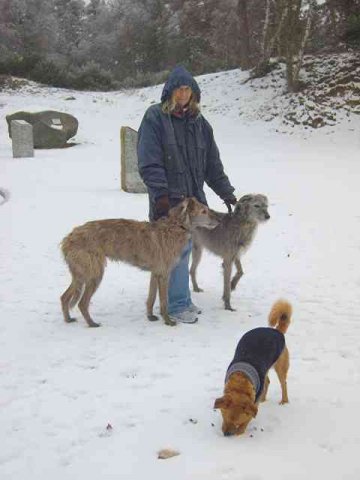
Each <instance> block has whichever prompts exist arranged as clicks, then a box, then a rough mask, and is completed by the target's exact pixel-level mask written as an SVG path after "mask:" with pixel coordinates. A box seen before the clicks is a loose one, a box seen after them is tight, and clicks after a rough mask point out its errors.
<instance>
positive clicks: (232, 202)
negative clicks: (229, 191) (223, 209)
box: [224, 195, 237, 213]
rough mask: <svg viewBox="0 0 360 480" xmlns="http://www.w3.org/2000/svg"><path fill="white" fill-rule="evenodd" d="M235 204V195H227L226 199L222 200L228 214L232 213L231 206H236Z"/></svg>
mask: <svg viewBox="0 0 360 480" xmlns="http://www.w3.org/2000/svg"><path fill="white" fill-rule="evenodd" d="M236 202H237V200H236V197H235V195H229V196H228V197H226V198H225V199H224V203H225V205H226V206H227V209H228V211H229V213H231V212H232V210H231V205H236Z"/></svg>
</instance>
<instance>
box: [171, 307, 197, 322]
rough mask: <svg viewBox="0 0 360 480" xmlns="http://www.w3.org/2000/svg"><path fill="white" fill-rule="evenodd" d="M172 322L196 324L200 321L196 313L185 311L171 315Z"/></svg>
mask: <svg viewBox="0 0 360 480" xmlns="http://www.w3.org/2000/svg"><path fill="white" fill-rule="evenodd" d="M170 320H172V321H173V322H176V323H196V322H197V321H198V317H197V314H196V313H195V312H191V311H190V310H184V311H183V312H180V313H174V314H173V315H170Z"/></svg>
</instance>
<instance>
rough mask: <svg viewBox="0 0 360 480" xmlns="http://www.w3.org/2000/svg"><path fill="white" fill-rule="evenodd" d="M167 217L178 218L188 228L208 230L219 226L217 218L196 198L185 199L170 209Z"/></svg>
mask: <svg viewBox="0 0 360 480" xmlns="http://www.w3.org/2000/svg"><path fill="white" fill-rule="evenodd" d="M169 216H171V217H173V218H179V219H180V221H182V222H183V223H184V224H185V225H186V226H187V227H188V228H191V229H193V228H196V227H204V228H208V229H212V228H215V227H217V226H218V225H219V220H218V218H217V217H216V216H215V215H214V214H213V213H212V211H211V210H209V208H208V207H207V206H206V205H204V204H202V203H200V202H199V201H198V200H196V198H194V197H191V198H186V199H185V200H183V201H182V202H181V203H179V205H177V206H176V207H174V208H172V209H171V210H170V212H169Z"/></svg>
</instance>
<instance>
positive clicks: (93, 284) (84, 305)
mask: <svg viewBox="0 0 360 480" xmlns="http://www.w3.org/2000/svg"><path fill="white" fill-rule="evenodd" d="M101 278H102V277H100V278H93V279H91V280H89V281H88V282H86V285H85V290H84V293H83V296H82V297H81V300H80V302H79V309H80V312H81V313H82V315H83V317H84V318H85V320H86V321H87V324H88V325H89V327H100V324H99V323H96V322H94V320H93V319H92V318H91V317H90V314H89V304H90V300H91V297H92V296H93V295H94V293H95V292H96V290H97V288H98V286H99V285H100V282H101Z"/></svg>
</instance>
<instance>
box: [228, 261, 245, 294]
mask: <svg viewBox="0 0 360 480" xmlns="http://www.w3.org/2000/svg"><path fill="white" fill-rule="evenodd" d="M234 263H235V267H236V273H235V275H234V276H233V278H232V280H231V290H235V288H236V285H237V284H238V282H239V280H240V278H241V277H242V276H243V275H244V271H243V269H242V266H241V262H240V258H239V257H236V258H235V260H234Z"/></svg>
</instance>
